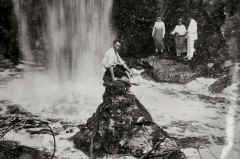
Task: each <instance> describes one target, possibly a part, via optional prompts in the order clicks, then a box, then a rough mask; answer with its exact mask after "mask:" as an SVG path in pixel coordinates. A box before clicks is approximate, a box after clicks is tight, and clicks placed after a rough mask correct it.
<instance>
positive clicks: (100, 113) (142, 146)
mask: <svg viewBox="0 0 240 159" xmlns="http://www.w3.org/2000/svg"><path fill="white" fill-rule="evenodd" d="M105 87H106V90H105V93H104V96H103V103H102V104H100V105H99V107H98V108H97V111H96V113H94V114H93V116H92V117H90V118H89V119H88V121H87V123H86V124H85V125H80V126H79V128H80V131H79V132H78V133H77V134H76V135H75V136H74V137H72V140H73V142H74V144H75V146H76V148H78V149H80V150H82V151H83V152H84V153H86V154H87V155H88V156H92V155H93V154H94V156H97V157H103V156H105V155H109V154H110V155H128V156H133V157H137V158H149V157H150V158H154V157H155V158H162V157H165V158H169V159H175V158H176V159H177V158H178V159H179V158H184V155H183V153H182V152H181V151H180V149H179V147H178V145H177V143H176V140H175V139H174V138H171V137H170V136H169V135H168V134H167V133H166V132H165V131H164V130H163V129H161V128H160V127H159V126H158V125H157V124H155V123H154V122H153V120H152V117H151V115H150V114H149V113H148V111H147V110H146V109H145V108H144V106H143V105H142V104H141V103H140V102H139V101H138V99H137V98H136V97H135V96H134V95H133V94H130V93H129V91H128V89H129V87H130V85H129V84H128V83H127V82H123V81H115V82H108V84H106V85H105Z"/></svg>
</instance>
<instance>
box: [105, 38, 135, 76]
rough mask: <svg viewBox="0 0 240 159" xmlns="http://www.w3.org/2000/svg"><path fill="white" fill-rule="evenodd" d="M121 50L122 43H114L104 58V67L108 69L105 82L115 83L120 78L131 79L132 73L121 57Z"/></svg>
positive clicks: (116, 41) (115, 41)
mask: <svg viewBox="0 0 240 159" xmlns="http://www.w3.org/2000/svg"><path fill="white" fill-rule="evenodd" d="M120 50H121V42H120V41H119V40H114V41H113V47H112V48H110V49H109V50H108V51H107V52H106V53H105V56H104V58H103V61H102V62H103V65H104V67H105V69H106V71H105V74H104V77H103V80H104V81H106V80H108V81H109V80H110V81H115V80H117V79H119V78H122V77H126V78H128V79H130V77H131V74H132V73H131V71H130V69H129V68H128V66H127V65H126V63H125V62H124V61H123V59H122V58H121V57H120V56H119V52H120Z"/></svg>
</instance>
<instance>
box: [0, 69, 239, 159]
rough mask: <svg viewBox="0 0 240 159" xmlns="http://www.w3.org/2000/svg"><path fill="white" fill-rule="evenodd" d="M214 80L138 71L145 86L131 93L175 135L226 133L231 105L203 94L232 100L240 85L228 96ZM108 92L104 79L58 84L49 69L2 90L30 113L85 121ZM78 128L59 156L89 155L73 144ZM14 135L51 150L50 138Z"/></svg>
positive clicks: (1, 95) (191, 153) (62, 138)
mask: <svg viewBox="0 0 240 159" xmlns="http://www.w3.org/2000/svg"><path fill="white" fill-rule="evenodd" d="M214 81H215V80H214V79H204V78H200V79H197V80H195V81H193V82H191V83H189V84H187V85H178V84H168V83H155V82H150V81H146V80H144V79H142V78H141V77H140V76H139V74H137V73H136V75H135V77H134V79H133V82H135V83H138V84H139V85H138V86H134V87H132V89H131V91H132V93H133V94H135V95H136V97H137V98H138V99H139V100H140V102H141V103H142V104H143V105H144V106H145V107H146V108H147V110H148V111H149V112H150V114H151V115H152V116H153V119H154V121H155V122H156V123H157V124H159V125H160V126H166V127H167V129H166V130H167V131H168V132H169V133H170V134H171V135H174V136H179V137H190V136H191V137H193V136H194V137H206V136H208V137H209V138H211V137H212V136H215V137H224V136H225V131H224V129H225V115H226V112H227V110H228V107H230V105H229V106H228V105H223V104H221V103H211V102H207V101H202V100H201V99H200V98H198V95H199V94H202V95H206V96H212V97H216V96H217V97H218V96H219V97H226V98H227V96H228V95H230V94H234V89H235V87H234V86H232V87H229V88H228V89H226V90H225V91H224V93H223V94H218V95H212V94H211V93H210V92H208V89H207V88H208V86H209V85H210V84H211V83H213V82H214ZM103 91H104V88H103V87H102V83H96V82H95V83H94V82H93V81H85V82H82V81H79V82H77V81H75V82H73V83H72V82H66V83H58V82H56V81H54V80H52V79H50V78H49V76H47V75H46V74H45V73H43V72H27V73H25V74H24V77H23V78H21V79H16V80H13V81H11V82H9V83H8V84H6V85H4V87H3V88H1V90H0V99H9V100H11V101H13V102H14V103H18V104H21V105H22V106H23V107H24V108H25V109H27V110H28V111H30V112H32V113H33V114H37V115H40V116H41V117H43V118H56V119H62V120H64V121H71V122H73V123H83V122H86V119H87V118H89V117H90V116H91V115H92V114H93V113H94V112H95V111H96V108H97V106H98V105H99V104H100V103H101V102H102V95H103ZM186 92H187V93H186ZM229 99H230V98H229ZM223 106H224V108H223ZM52 126H53V127H61V126H57V125H52ZM76 131H77V130H76ZM76 131H74V132H73V133H72V134H67V133H66V132H64V131H63V132H61V133H60V135H59V136H57V142H58V144H57V145H58V150H57V156H61V157H60V158H64V157H63V156H65V157H66V156H68V155H69V156H71V157H66V158H69V159H78V158H79V156H82V158H86V156H85V155H83V154H82V153H81V152H80V151H78V150H76V149H74V148H73V144H72V143H71V142H69V141H67V138H68V137H70V136H71V135H73V134H74V133H75V132H76ZM19 136H24V137H22V138H20V137H19ZM9 138H10V139H18V140H19V139H23V140H21V143H24V144H26V145H29V146H34V143H36V142H37V141H41V144H40V145H42V147H45V146H46V147H48V148H49V147H50V148H49V149H50V150H49V151H51V141H52V140H51V139H50V136H46V135H43V136H40V137H37V136H35V137H30V136H28V135H26V134H25V135H24V134H18V135H15V134H13V135H12V136H11V135H10V136H9ZM28 140H29V141H28ZM211 149H212V151H213V152H214V153H215V154H216V155H217V156H218V157H219V155H220V154H221V151H222V146H217V145H216V144H215V143H213V145H212V146H211ZM184 151H186V152H187V155H188V157H189V158H190V159H191V158H192V159H193V158H196V157H198V154H197V153H195V152H196V151H195V150H191V149H187V150H184ZM202 153H203V156H204V159H212V158H214V157H213V156H212V155H210V153H209V152H208V151H207V150H206V149H203V150H202Z"/></svg>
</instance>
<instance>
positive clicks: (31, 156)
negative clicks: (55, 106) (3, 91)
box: [0, 100, 53, 159]
mask: <svg viewBox="0 0 240 159" xmlns="http://www.w3.org/2000/svg"><path fill="white" fill-rule="evenodd" d="M47 128H48V127H47V125H46V122H44V121H41V119H40V118H38V117H37V116H34V115H33V114H32V113H30V112H27V111H26V110H25V109H24V108H22V107H21V106H20V105H17V104H12V103H11V102H9V101H7V100H6V101H0V158H1V159H51V158H52V157H53V156H52V154H51V153H49V152H46V151H43V150H39V149H37V148H34V147H29V146H25V145H22V144H21V143H19V142H17V141H13V140H7V139H5V136H6V135H7V134H8V133H9V134H10V133H17V132H19V131H21V130H26V133H28V134H49V133H51V132H50V131H49V130H48V129H47Z"/></svg>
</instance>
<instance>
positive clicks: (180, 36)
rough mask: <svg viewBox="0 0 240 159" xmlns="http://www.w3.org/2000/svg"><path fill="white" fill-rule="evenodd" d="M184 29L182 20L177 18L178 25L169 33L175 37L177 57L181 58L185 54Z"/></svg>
mask: <svg viewBox="0 0 240 159" xmlns="http://www.w3.org/2000/svg"><path fill="white" fill-rule="evenodd" d="M186 32H187V30H186V27H185V25H184V24H183V23H182V18H179V20H178V24H177V25H176V26H175V28H174V30H173V31H172V32H171V34H172V35H175V44H176V52H177V56H181V55H182V54H183V53H186V52H187V48H186V43H185V39H186V38H185V36H186Z"/></svg>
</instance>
